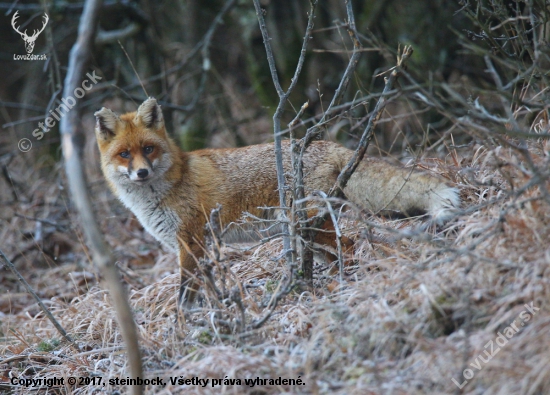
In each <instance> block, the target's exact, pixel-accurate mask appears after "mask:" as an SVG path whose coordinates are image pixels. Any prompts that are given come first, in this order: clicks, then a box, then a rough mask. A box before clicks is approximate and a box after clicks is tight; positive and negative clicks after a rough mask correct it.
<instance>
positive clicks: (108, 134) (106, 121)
mask: <svg viewBox="0 0 550 395" xmlns="http://www.w3.org/2000/svg"><path fill="white" fill-rule="evenodd" d="M94 115H95V119H96V125H95V132H96V135H97V137H98V138H101V139H102V140H109V139H111V138H113V137H114V136H115V134H116V129H117V124H118V123H119V122H120V118H119V117H118V115H116V114H115V113H114V112H112V111H111V110H109V109H108V108H105V107H103V108H102V109H101V110H99V111H96V112H95V114H94Z"/></svg>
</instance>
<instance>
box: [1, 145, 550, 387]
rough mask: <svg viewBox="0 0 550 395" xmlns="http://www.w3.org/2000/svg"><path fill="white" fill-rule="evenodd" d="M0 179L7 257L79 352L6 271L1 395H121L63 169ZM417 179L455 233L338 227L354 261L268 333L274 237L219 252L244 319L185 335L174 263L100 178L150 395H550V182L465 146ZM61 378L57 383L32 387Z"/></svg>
mask: <svg viewBox="0 0 550 395" xmlns="http://www.w3.org/2000/svg"><path fill="white" fill-rule="evenodd" d="M529 151H530V154H531V158H532V160H533V162H534V163H535V164H536V165H537V166H539V168H548V167H549V166H548V162H549V158H548V156H547V155H548V151H547V147H546V146H545V145H544V144H543V143H542V142H537V143H533V144H532V145H531V146H530V147H529ZM5 165H6V166H5V169H8V170H9V171H10V174H9V177H4V178H3V179H1V180H0V184H1V185H0V191H1V192H0V193H1V196H2V199H3V200H2V201H7V202H8V203H7V204H4V205H3V207H1V208H0V220H1V222H0V248H2V250H3V251H5V252H6V254H7V255H8V257H9V258H10V259H11V261H12V262H14V264H15V266H16V267H17V269H18V270H19V271H20V272H21V274H22V275H23V276H24V277H25V279H26V280H27V281H28V282H29V283H30V284H31V286H32V287H33V288H34V290H35V291H36V292H37V294H38V295H39V297H40V298H41V299H42V301H43V302H44V303H45V304H46V306H47V307H48V308H49V309H50V310H51V312H52V314H53V315H54V316H55V317H56V319H57V320H58V321H59V323H60V324H61V326H62V327H63V328H64V329H65V330H66V331H67V333H68V334H69V335H70V336H71V337H72V338H73V339H74V341H75V345H71V344H70V343H69V342H67V341H66V340H64V339H62V337H61V336H60V334H59V333H58V332H57V330H56V329H55V328H54V326H53V325H52V323H51V322H50V321H49V320H48V319H47V318H46V317H45V315H44V314H43V313H42V312H41V310H40V308H39V307H38V305H37V303H36V302H35V301H34V300H33V298H32V297H31V296H30V295H29V294H28V293H27V292H26V291H25V289H24V288H23V286H22V285H21V284H20V283H19V281H18V280H17V278H16V276H15V275H14V274H13V273H12V272H11V271H10V270H9V269H8V268H7V267H6V266H4V267H3V268H2V269H0V289H2V291H1V292H0V392H3V393H6V392H7V393H13V394H31V393H33V394H34V393H44V394H45V393H48V394H51V393H59V394H69V393H72V394H95V393H109V394H116V393H128V389H127V387H126V386H125V385H123V384H122V383H121V382H120V379H124V378H126V377H127V376H128V366H127V362H126V358H125V352H124V343H123V340H122V337H121V333H120V331H119V326H118V325H117V321H116V316H115V312H114V309H113V305H112V303H111V301H110V299H109V295H108V292H107V291H106V289H105V287H104V286H103V283H102V279H101V278H100V276H99V274H98V271H97V270H96V269H95V268H94V267H93V265H92V264H91V262H90V259H89V257H88V255H87V252H86V249H85V247H84V246H83V244H84V243H83V236H82V234H81V232H80V230H79V227H78V223H79V222H78V218H77V217H76V215H75V214H74V212H73V211H72V210H71V208H70V203H69V201H68V199H67V194H66V191H65V189H63V187H62V185H66V184H65V182H64V180H63V175H62V174H63V172H62V171H61V168H60V167H59V166H55V165H53V166H52V164H51V163H43V166H44V168H48V169H50V170H49V171H48V174H47V175H44V174H43V172H42V173H40V170H39V169H38V171H37V169H36V168H35V167H34V168H29V167H27V166H26V163H25V162H24V159H22V158H21V157H20V156H18V157H13V158H10V160H9V163H6V164H5ZM423 166H424V167H426V168H429V169H431V171H434V172H437V173H439V174H441V175H442V176H444V177H446V178H448V179H449V180H450V181H452V182H454V183H456V185H457V186H458V187H459V188H460V190H461V196H462V200H463V205H462V208H461V210H460V212H459V213H457V217H456V218H455V219H454V220H452V221H451V222H449V223H448V224H447V225H446V226H445V227H443V228H441V229H434V228H430V229H427V230H421V229H422V228H421V227H420V226H419V225H421V224H422V223H423V221H424V220H423V219H421V218H420V219H418V218H417V219H408V220H392V219H387V218H380V217H372V218H369V217H366V216H365V214H362V216H360V218H358V217H356V216H354V215H352V213H353V212H354V211H353V210H350V211H349V212H348V213H349V215H348V214H344V215H343V216H342V218H341V220H340V221H341V223H340V225H341V227H342V228H343V231H344V234H345V235H347V236H349V237H351V238H352V239H354V240H355V251H354V255H353V257H352V258H353V264H350V265H348V266H346V267H345V268H344V273H343V278H342V279H341V280H340V277H339V275H338V274H334V275H333V274H331V273H330V272H329V271H328V270H327V268H326V267H324V266H322V265H320V264H318V265H317V266H316V267H315V287H314V289H313V290H311V291H307V290H295V291H293V292H291V293H290V294H289V295H288V297H286V298H285V299H284V300H283V301H282V302H281V303H280V304H279V305H278V307H277V308H276V310H275V311H274V312H273V314H272V315H271V317H270V318H269V319H268V320H267V322H266V323H265V324H264V325H263V326H261V327H260V328H258V329H252V325H251V324H252V323H253V322H255V321H256V320H258V319H260V318H261V317H263V316H264V314H266V312H267V310H268V306H269V304H270V300H271V297H272V296H273V294H274V293H276V291H277V288H278V285H279V284H280V280H281V279H282V278H284V276H285V275H286V273H287V268H286V266H285V264H284V261H283V260H282V259H279V258H280V253H281V250H282V243H281V241H280V240H279V239H276V240H272V241H269V242H267V243H265V244H262V245H259V246H256V247H253V248H245V247H250V246H243V245H236V246H224V247H222V249H221V258H220V259H221V260H220V262H223V267H225V268H226V271H225V274H226V276H227V277H229V280H230V281H232V284H241V288H240V289H241V298H242V303H243V306H244V307H243V310H242V311H241V310H240V309H238V308H237V307H236V306H235V304H234V303H233V302H228V301H225V303H215V301H213V300H212V299H211V298H208V297H205V298H203V299H202V302H201V303H198V304H197V305H196V306H195V307H194V308H193V310H192V311H191V312H190V313H189V314H188V316H187V317H186V319H185V320H182V319H180V321H179V322H178V323H176V322H175V318H176V296H177V291H178V285H179V274H178V273H179V272H178V268H177V263H176V257H175V255H173V254H171V253H168V252H166V251H164V250H163V248H162V247H160V246H159V245H158V243H157V242H156V241H154V240H153V238H152V237H151V236H150V235H148V234H147V233H146V232H145V231H144V230H143V229H142V227H141V226H140V225H139V223H138V222H137V220H136V219H135V218H134V217H133V215H132V214H131V213H130V212H128V211H127V210H125V209H124V208H123V207H122V206H121V205H120V204H119V203H117V202H116V200H115V199H114V198H113V196H112V195H111V194H110V192H108V191H107V188H106V186H105V184H104V182H103V180H102V178H101V177H100V176H99V175H97V174H96V175H95V176H92V177H91V180H92V181H91V191H90V193H91V194H92V196H93V198H94V202H95V204H96V209H97V216H98V218H99V219H100V221H101V224H102V227H103V230H104V234H105V238H106V239H107V241H108V242H109V244H110V245H111V246H112V247H113V249H114V250H115V252H116V254H117V258H118V266H119V268H120V270H121V273H122V280H123V283H124V284H125V286H126V287H127V290H128V293H129V297H130V304H131V306H132V308H133V311H134V317H135V321H136V323H137V326H138V331H139V336H140V344H141V352H142V355H143V363H144V369H145V377H144V378H145V379H156V378H159V379H160V380H159V382H157V381H155V383H153V384H150V385H148V386H147V390H146V393H157V394H177V393H181V394H183V393H185V394H213V393H219V394H283V393H286V394H300V393H303V394H342V395H343V394H361V395H364V394H456V393H461V394H547V393H550V373H549V370H548V366H549V364H550V353H549V352H548V349H549V347H550V314H549V312H550V305H549V304H548V303H546V301H548V299H549V297H550V247H549V244H548V240H550V210H549V203H550V200H549V198H548V196H549V195H548V189H547V187H548V183H547V182H538V181H536V180H535V179H536V177H537V175H536V174H534V173H533V171H531V170H530V168H529V166H528V165H527V164H526V163H525V162H524V161H523V160H522V159H521V158H520V157H519V156H518V155H517V154H516V153H515V152H514V151H511V150H510V149H509V148H505V147H500V146H493V147H485V146H481V145H470V146H468V147H465V148H457V149H455V150H452V151H451V152H450V153H449V154H448V155H447V157H446V158H443V159H442V160H432V161H425V162H423ZM52 167H53V169H54V170H53V171H52V170H51V168H52ZM535 181H536V182H535ZM37 219H42V220H46V221H42V222H41V221H38V220H37ZM229 280H228V281H229ZM241 314H243V315H241ZM243 316H244V323H243V322H242V317H243ZM12 378H17V379H16V380H15V382H14V381H13V380H12ZM53 378H57V379H63V380H62V381H63V383H62V384H60V382H59V381H58V382H57V383H54V382H53V381H49V382H45V381H43V382H41V383H40V382H38V381H36V380H38V379H53ZM71 378H76V383H72V380H70V379H71ZM24 379H29V380H30V381H26V382H25V381H20V380H24ZM32 379H35V381H34V382H33V381H32ZM117 379H118V380H117ZM178 379H181V380H182V381H178ZM187 379H190V380H189V381H185V380H187ZM198 379H200V380H201V382H200V383H199V382H198V381H197V380H198ZM205 380H208V381H205ZM245 380H246V381H245ZM285 380H286V381H285ZM47 384H54V385H53V386H52V387H51V388H49V389H48V388H47V387H46V385H47Z"/></svg>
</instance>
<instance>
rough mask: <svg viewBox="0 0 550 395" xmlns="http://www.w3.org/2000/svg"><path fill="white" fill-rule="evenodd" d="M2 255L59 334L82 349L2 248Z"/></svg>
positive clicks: (0, 251) (0, 253) (0, 255)
mask: <svg viewBox="0 0 550 395" xmlns="http://www.w3.org/2000/svg"><path fill="white" fill-rule="evenodd" d="M0 257H2V259H3V260H4V262H6V265H7V266H8V267H9V268H10V270H11V271H12V272H13V274H15V275H16V276H17V278H18V279H19V281H21V283H22V284H23V286H24V287H25V288H26V289H27V292H28V293H30V294H31V295H32V297H33V298H34V299H35V300H36V302H37V303H38V306H40V309H41V310H42V312H43V313H44V314H45V315H46V317H48V319H49V320H50V322H51V323H52V324H53V326H55V329H57V331H58V332H59V334H60V335H61V336H63V338H64V339H65V340H67V341H68V342H69V343H70V344H71V345H72V346H73V347H74V348H75V349H76V350H77V351H80V349H79V348H78V346H77V345H76V344H75V342H74V340H73V339H72V338H71V337H70V336H69V335H68V334H67V332H66V331H65V329H63V327H62V326H61V324H60V323H59V322H58V321H57V320H56V319H55V317H54V316H53V314H52V313H51V312H50V310H48V308H47V307H46V306H44V303H42V300H41V299H40V298H39V297H38V295H37V294H36V292H34V290H33V289H32V287H31V286H30V285H29V283H28V282H27V281H26V280H25V278H24V277H23V276H22V275H21V273H19V271H18V270H17V269H16V268H15V266H14V264H13V263H11V261H10V260H9V259H8V257H7V256H6V255H5V254H4V252H3V251H2V250H0Z"/></svg>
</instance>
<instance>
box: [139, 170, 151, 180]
mask: <svg viewBox="0 0 550 395" xmlns="http://www.w3.org/2000/svg"><path fill="white" fill-rule="evenodd" d="M148 175H149V170H147V169H139V170H138V171H137V176H138V177H139V178H142V179H143V178H147V176H148Z"/></svg>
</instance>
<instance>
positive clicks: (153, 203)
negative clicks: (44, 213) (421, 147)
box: [95, 98, 460, 300]
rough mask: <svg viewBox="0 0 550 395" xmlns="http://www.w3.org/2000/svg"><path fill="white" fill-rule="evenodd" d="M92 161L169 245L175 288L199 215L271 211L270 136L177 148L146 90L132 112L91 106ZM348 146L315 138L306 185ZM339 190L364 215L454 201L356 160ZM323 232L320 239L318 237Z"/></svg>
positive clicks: (229, 217)
mask: <svg viewBox="0 0 550 395" xmlns="http://www.w3.org/2000/svg"><path fill="white" fill-rule="evenodd" d="M95 115H96V118H97V123H96V136H97V141H98V146H99V150H100V153H101V167H102V170H103V173H104V175H105V178H106V179H107V181H108V184H109V186H110V187H111V189H112V190H113V192H114V193H115V194H116V195H117V196H118V198H119V199H120V200H121V201H122V203H124V205H125V206H126V207H128V208H129V209H130V210H131V211H133V212H134V214H135V215H136V217H137V218H138V219H139V221H140V222H141V223H142V225H143V226H144V228H145V229H146V230H147V231H148V232H150V233H151V234H152V235H153V236H154V237H156V238H157V239H158V240H159V241H161V242H162V243H163V244H164V245H166V246H167V247H168V248H169V249H171V250H173V251H176V252H178V256H179V260H180V268H181V276H182V286H181V289H180V296H181V295H182V294H185V293H186V292H191V294H190V296H189V297H188V298H186V300H192V299H193V295H194V292H195V291H196V289H197V286H196V282H195V281H194V279H193V278H194V275H195V271H196V270H197V264H196V262H197V258H198V257H200V256H202V255H203V248H202V242H203V231H204V224H205V222H206V217H207V215H208V214H209V213H210V211H211V210H212V209H213V208H215V207H216V206H217V205H218V204H221V205H222V211H221V221H222V223H223V224H225V225H227V224H230V223H233V222H235V221H238V220H239V219H240V218H241V217H242V215H243V213H244V212H248V213H250V214H252V215H254V216H256V217H259V218H268V217H273V216H275V215H276V210H269V209H266V207H277V206H278V205H279V197H278V192H277V187H278V184H277V172H276V165H275V152H274V145H273V144H262V145H254V146H249V147H244V148H233V149H205V150H199V151H193V152H184V151H182V150H181V149H180V148H179V147H178V146H177V145H176V143H175V142H174V141H173V140H172V139H171V138H170V137H169V136H168V134H167V132H166V128H165V125H164V119H163V116H162V111H161V109H160V106H159V105H158V104H157V102H156V100H155V99H153V98H149V99H148V100H146V101H145V102H144V103H143V104H142V105H141V106H140V107H139V108H138V110H137V111H136V112H133V113H128V114H124V115H122V116H118V115H117V114H115V113H114V112H112V111H111V110H108V109H106V108H102V109H101V110H100V111H98V112H96V114H95ZM352 155H353V152H352V151H350V150H348V149H346V148H344V147H342V146H341V145H339V144H336V143H331V142H327V141H318V142H314V143H312V144H311V146H310V147H309V148H308V149H307V151H306V154H305V156H304V158H303V164H304V186H305V188H306V191H307V192H313V191H323V192H325V193H326V192H328V190H329V189H330V188H331V187H332V186H333V185H334V183H335V181H336V178H337V177H338V175H339V173H340V171H341V170H342V169H343V167H344V166H345V165H346V163H347V162H348V161H349V160H350V158H351V157H352ZM283 164H284V168H285V173H286V174H290V173H291V158H290V153H289V145H288V142H284V143H283ZM344 194H345V196H346V197H347V198H348V199H349V200H350V201H352V202H353V203H355V204H356V205H358V206H360V207H362V208H364V209H366V210H370V211H371V212H373V213H381V212H399V213H402V214H404V215H410V214H413V213H414V214H416V213H419V212H422V213H427V214H429V215H430V216H431V217H432V220H433V221H435V222H437V223H440V224H441V223H443V222H445V221H447V220H448V219H449V218H451V217H452V209H453V208H454V207H457V206H458V205H459V203H460V201H459V197H458V191H457V190H456V188H454V187H452V186H450V185H448V184H447V183H446V182H445V181H443V180H441V179H440V178H438V177H435V176H433V175H430V174H428V173H425V172H420V171H415V170H411V169H405V168H402V167H397V166H392V165H390V164H388V163H386V162H385V161H383V160H381V159H375V158H366V159H364V160H363V161H362V162H361V163H360V165H359V166H358V168H357V169H356V171H355V173H354V174H353V175H352V176H351V178H350V179H349V181H348V184H347V186H346V188H345V189H344ZM325 239H326V237H325Z"/></svg>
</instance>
